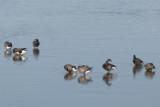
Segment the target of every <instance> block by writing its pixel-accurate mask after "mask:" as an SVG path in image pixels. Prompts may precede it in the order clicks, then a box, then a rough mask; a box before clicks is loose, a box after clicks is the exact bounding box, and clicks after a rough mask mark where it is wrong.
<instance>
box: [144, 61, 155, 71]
mask: <svg viewBox="0 0 160 107" xmlns="http://www.w3.org/2000/svg"><path fill="white" fill-rule="evenodd" d="M144 67H145V69H146V70H147V71H152V69H155V66H154V65H153V63H147V64H146V65H145V66H144Z"/></svg>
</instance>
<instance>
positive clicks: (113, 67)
mask: <svg viewBox="0 0 160 107" xmlns="http://www.w3.org/2000/svg"><path fill="white" fill-rule="evenodd" d="M109 61H112V60H111V59H107V61H106V62H105V63H104V64H103V65H102V67H103V68H104V69H105V70H107V71H111V70H116V69H117V67H116V66H115V65H113V64H110V63H109Z"/></svg>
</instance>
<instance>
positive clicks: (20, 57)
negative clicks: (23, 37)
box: [13, 55, 27, 61]
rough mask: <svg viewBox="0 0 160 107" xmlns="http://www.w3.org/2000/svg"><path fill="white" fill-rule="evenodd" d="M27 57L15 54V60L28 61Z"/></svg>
mask: <svg viewBox="0 0 160 107" xmlns="http://www.w3.org/2000/svg"><path fill="white" fill-rule="evenodd" d="M26 60H27V57H25V56H20V55H15V56H13V61H26Z"/></svg>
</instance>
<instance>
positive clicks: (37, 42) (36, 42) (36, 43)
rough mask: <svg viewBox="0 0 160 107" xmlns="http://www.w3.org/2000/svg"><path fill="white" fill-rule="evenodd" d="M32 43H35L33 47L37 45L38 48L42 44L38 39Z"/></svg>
mask: <svg viewBox="0 0 160 107" xmlns="http://www.w3.org/2000/svg"><path fill="white" fill-rule="evenodd" d="M32 44H33V47H34V48H35V47H37V48H38V46H39V45H40V42H39V40H38V39H35V40H34V41H33V43H32Z"/></svg>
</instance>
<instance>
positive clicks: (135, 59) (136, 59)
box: [133, 55, 143, 66]
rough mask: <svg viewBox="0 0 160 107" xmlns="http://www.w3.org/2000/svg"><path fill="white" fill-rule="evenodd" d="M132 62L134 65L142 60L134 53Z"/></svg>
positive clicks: (137, 64) (139, 63) (138, 64)
mask: <svg viewBox="0 0 160 107" xmlns="http://www.w3.org/2000/svg"><path fill="white" fill-rule="evenodd" d="M133 63H134V64H135V65H136V66H140V65H141V64H142V63H143V61H142V60H141V59H139V58H137V57H136V55H133Z"/></svg>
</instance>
